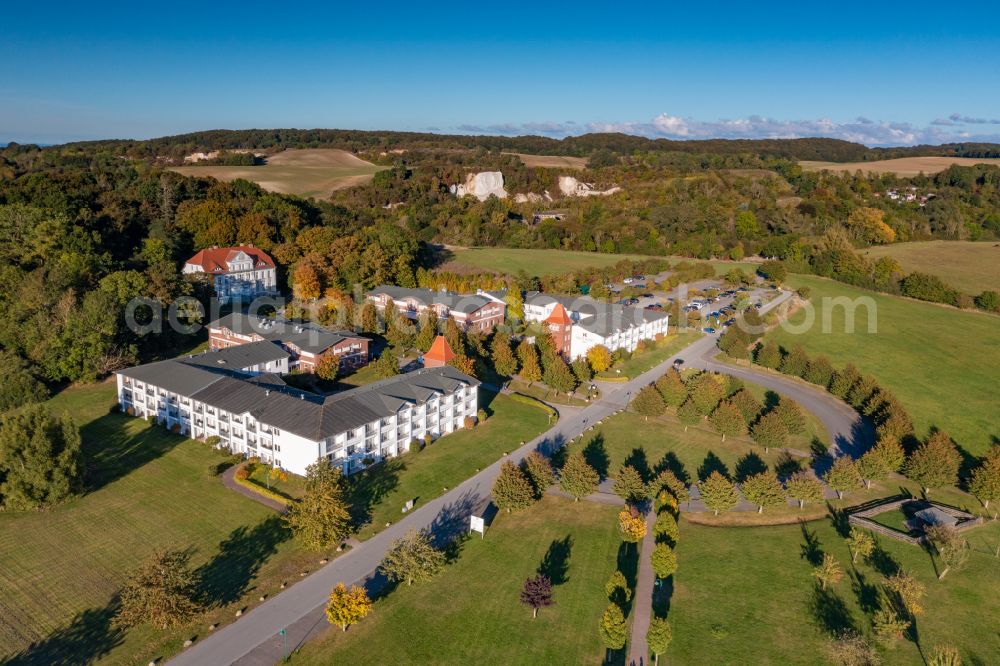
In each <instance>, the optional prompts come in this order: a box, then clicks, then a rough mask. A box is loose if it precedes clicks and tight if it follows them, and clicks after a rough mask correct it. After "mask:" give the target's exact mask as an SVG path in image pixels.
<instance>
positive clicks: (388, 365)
mask: <svg viewBox="0 0 1000 666" xmlns="http://www.w3.org/2000/svg"><path fill="white" fill-rule="evenodd" d="M372 369H373V374H374V375H375V377H376V378H378V379H388V378H389V377H395V376H396V375H398V374H399V359H398V358H396V353H395V352H393V351H392V349H388V348H386V349H384V350H382V354H381V355H380V356H379V357H378V358H377V359H375V362H374V363H373V364H372Z"/></svg>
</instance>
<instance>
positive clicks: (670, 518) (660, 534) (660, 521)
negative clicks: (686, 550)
mask: <svg viewBox="0 0 1000 666" xmlns="http://www.w3.org/2000/svg"><path fill="white" fill-rule="evenodd" d="M653 535H654V536H656V538H657V539H660V538H664V539H667V540H668V541H669V542H670V545H671V546H676V545H677V541H678V540H679V539H680V536H681V533H680V529H679V528H678V527H677V519H676V518H674V514H672V513H670V512H669V511H660V512H659V513H658V514H656V522H655V523H653Z"/></svg>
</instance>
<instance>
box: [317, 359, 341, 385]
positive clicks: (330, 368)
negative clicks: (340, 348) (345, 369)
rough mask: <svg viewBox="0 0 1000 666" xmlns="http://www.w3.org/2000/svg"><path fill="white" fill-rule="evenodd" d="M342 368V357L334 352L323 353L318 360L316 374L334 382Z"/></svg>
mask: <svg viewBox="0 0 1000 666" xmlns="http://www.w3.org/2000/svg"><path fill="white" fill-rule="evenodd" d="M339 370H340V357H339V356H337V355H336V354H333V353H328V354H323V355H322V356H320V357H319V361H317V362H316V376H317V377H319V378H320V379H325V380H326V381H328V382H332V381H333V380H335V379H336V378H337V373H338V371H339Z"/></svg>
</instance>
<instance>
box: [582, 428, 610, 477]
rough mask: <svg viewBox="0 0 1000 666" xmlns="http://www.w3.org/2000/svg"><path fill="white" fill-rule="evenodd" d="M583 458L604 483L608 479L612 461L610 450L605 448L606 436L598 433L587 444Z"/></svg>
mask: <svg viewBox="0 0 1000 666" xmlns="http://www.w3.org/2000/svg"><path fill="white" fill-rule="evenodd" d="M583 457H584V459H585V460H586V461H587V464H588V465H590V466H591V467H593V468H594V470H596V471H597V473H598V474H600V475H601V480H602V481H603V480H604V479H606V478H608V468H609V467H610V465H611V459H610V458H609V457H608V450H607V449H606V448H605V447H604V435H602V434H600V433H598V434H596V435H594V436H593V437H592V438H591V439H590V441H589V442H587V446H585V447H584V449H583Z"/></svg>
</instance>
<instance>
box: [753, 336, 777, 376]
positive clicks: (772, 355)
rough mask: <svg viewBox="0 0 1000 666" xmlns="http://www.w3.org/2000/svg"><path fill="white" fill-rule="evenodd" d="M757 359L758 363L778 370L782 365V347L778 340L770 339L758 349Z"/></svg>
mask: <svg viewBox="0 0 1000 666" xmlns="http://www.w3.org/2000/svg"><path fill="white" fill-rule="evenodd" d="M755 360H756V361H757V365H760V366H763V367H765V368H770V369H771V370H777V369H778V368H780V367H781V348H780V347H779V346H778V344H777V343H776V342H773V341H771V340H768V341H766V342H765V343H764V344H763V345H762V346H761V347H760V348H759V349H758V350H757V356H756V359H755Z"/></svg>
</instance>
